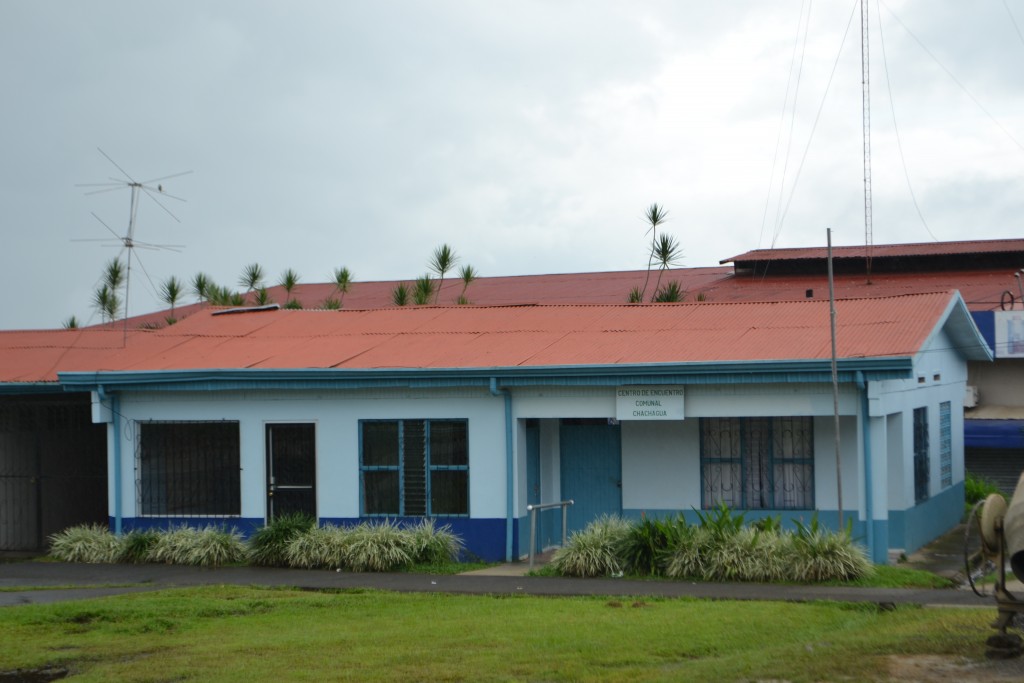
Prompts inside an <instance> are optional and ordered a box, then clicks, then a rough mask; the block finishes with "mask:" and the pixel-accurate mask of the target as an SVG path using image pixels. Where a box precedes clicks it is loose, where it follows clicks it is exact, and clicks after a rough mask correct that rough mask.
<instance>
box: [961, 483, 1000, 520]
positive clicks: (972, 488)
mask: <svg viewBox="0 0 1024 683" xmlns="http://www.w3.org/2000/svg"><path fill="white" fill-rule="evenodd" d="M993 493H998V494H1000V495H1005V494H1004V493H1003V490H1002V489H1001V488H999V486H998V484H996V483H995V482H994V481H992V480H991V479H985V478H984V477H982V476H976V475H973V474H971V473H970V472H968V473H967V476H965V477H964V519H966V518H967V517H969V516H970V514H971V510H972V509H974V506H975V505H977V504H978V503H979V502H981V501H983V500H985V499H986V498H988V497H989V496H990V495H992V494H993Z"/></svg>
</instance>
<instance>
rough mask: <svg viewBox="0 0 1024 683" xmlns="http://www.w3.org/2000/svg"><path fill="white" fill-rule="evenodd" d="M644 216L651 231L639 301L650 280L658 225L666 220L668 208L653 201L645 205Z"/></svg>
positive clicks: (644, 294)
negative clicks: (649, 249)
mask: <svg viewBox="0 0 1024 683" xmlns="http://www.w3.org/2000/svg"><path fill="white" fill-rule="evenodd" d="M644 218H645V219H646V220H647V224H648V225H649V226H650V227H649V228H647V232H649V233H651V253H650V255H649V257H648V259H647V277H646V278H645V279H644V286H643V289H641V290H640V300H641V301H643V300H644V297H646V296H647V285H648V283H649V282H650V281H651V266H652V265H654V253H655V250H656V245H657V240H658V226H660V225H661V224H662V223H664V222H665V221H666V220H668V209H666V208H665V207H664V206H660V205H658V203H657V202H655V203H654V204H651V205H650V206H649V207H647V211H646V212H645V213H644ZM645 234H646V233H645Z"/></svg>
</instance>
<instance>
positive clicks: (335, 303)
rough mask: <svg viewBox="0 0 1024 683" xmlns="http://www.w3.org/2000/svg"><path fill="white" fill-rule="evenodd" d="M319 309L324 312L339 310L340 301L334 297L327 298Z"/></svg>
mask: <svg viewBox="0 0 1024 683" xmlns="http://www.w3.org/2000/svg"><path fill="white" fill-rule="evenodd" d="M320 308H322V309H324V310H325V311H337V310H338V309H340V308H341V301H340V300H339V299H338V297H336V296H329V297H327V298H326V299H324V302H323V303H322V304H320Z"/></svg>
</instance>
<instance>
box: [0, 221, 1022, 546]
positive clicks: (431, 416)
mask: <svg viewBox="0 0 1024 683" xmlns="http://www.w3.org/2000/svg"><path fill="white" fill-rule="evenodd" d="M1009 242H1011V243H1012V244H1007V245H1004V244H1000V245H999V246H998V247H996V246H993V245H984V244H982V245H981V246H973V247H971V248H970V249H968V250H967V251H964V250H963V249H961V250H959V251H957V250H956V249H953V248H952V247H949V248H945V247H942V248H938V249H934V250H933V251H937V252H943V253H942V254H940V256H941V257H942V258H947V259H952V260H947V261H946V262H943V261H942V260H941V259H939V260H935V259H934V258H931V257H929V256H927V255H925V254H923V253H917V250H918V249H919V248H918V247H916V246H913V245H911V246H912V247H913V248H907V249H904V250H902V251H901V250H899V249H896V250H893V251H890V252H887V253H880V252H876V253H875V254H874V255H873V258H872V265H873V274H872V276H871V279H870V281H868V280H867V278H865V277H864V275H863V274H860V273H858V272H857V270H858V265H857V264H858V263H860V264H866V257H865V255H864V254H857V253H856V252H855V251H854V250H851V251H850V252H848V253H843V254H841V255H840V259H837V263H839V262H840V261H841V260H842V259H845V261H842V262H843V265H842V266H841V267H839V268H837V270H838V271H839V272H840V274H839V275H838V276H837V278H836V291H837V297H838V298H839V300H838V301H837V310H838V316H837V325H838V333H837V354H838V375H837V378H838V383H839V401H838V405H839V436H840V438H839V443H840V452H839V453H838V462H840V463H841V469H840V470H839V471H838V472H839V476H838V477H837V469H836V462H837V454H836V452H835V451H836V447H835V443H836V431H835V426H834V424H835V422H834V416H833V399H832V390H831V383H830V380H831V367H830V365H831V364H830V355H831V351H830V348H831V344H830V335H829V306H828V300H827V291H828V290H827V280H826V279H825V275H824V273H823V272H821V266H822V255H821V253H820V250H818V251H815V250H805V252H804V253H801V254H799V255H792V254H791V255H790V256H793V258H785V257H783V258H779V259H778V263H782V262H785V263H788V265H787V266H785V267H777V263H776V262H775V261H771V260H770V258H768V257H766V256H765V255H764V254H762V253H760V252H751V253H750V254H747V255H741V256H739V257H735V258H734V259H730V261H731V262H733V263H734V267H733V268H728V267H725V266H721V267H716V268H697V269H680V270H673V271H668V272H667V273H665V274H664V275H663V278H665V279H666V281H667V279H669V278H676V279H678V280H679V281H680V282H681V283H682V288H683V289H685V290H687V291H688V292H689V293H690V296H689V300H688V302H686V303H680V304H657V305H626V304H624V303H623V301H624V299H625V298H626V294H627V293H628V291H629V289H630V288H631V287H633V286H634V285H636V284H638V283H639V284H642V279H643V276H644V275H645V272H643V271H638V272H632V273H591V274H576V275H559V276H523V277H520V278H481V279H480V280H478V281H477V282H475V283H473V285H471V287H470V288H469V290H468V292H467V296H468V298H469V299H470V300H471V301H473V302H474V304H473V305H469V306H454V305H447V306H446V305H439V306H423V307H396V306H393V305H390V302H389V301H388V297H389V292H390V289H391V287H392V286H393V285H394V283H355V284H354V285H353V287H352V289H351V290H350V292H349V293H348V294H347V295H346V299H345V306H344V308H343V309H342V310H340V311H328V310H299V311H293V310H279V309H277V308H276V307H269V308H265V309H258V308H244V309H236V310H223V309H214V308H211V307H208V306H205V305H203V306H196V307H194V309H193V310H184V311H183V310H182V309H181V308H179V315H181V320H180V321H179V322H178V323H177V324H175V325H172V326H168V327H162V328H159V329H138V328H137V327H131V328H129V329H128V330H127V332H125V331H123V330H122V329H121V328H120V326H117V327H116V328H111V327H109V326H108V327H95V328H86V329H82V330H65V331H25V332H0V393H2V394H4V395H5V396H6V398H4V399H3V400H0V423H2V422H3V420H2V416H3V409H4V408H3V405H4V404H3V401H8V403H11V405H12V407H11V411H14V410H20V409H23V408H24V407H25V406H26V405H29V404H31V403H32V401H38V402H40V405H41V402H42V401H43V398H45V397H46V396H47V395H48V392H51V391H52V390H54V389H55V390H58V391H59V392H61V394H60V395H61V396H63V397H64V398H65V399H68V398H70V397H84V396H91V401H89V402H88V405H89V406H91V407H89V408H88V410H89V411H90V416H91V418H92V420H94V421H95V422H96V423H97V424H98V425H99V426H100V428H101V429H103V430H105V431H106V463H107V467H106V472H105V480H108V487H109V490H110V495H109V496H106V490H103V492H102V493H103V502H104V503H105V505H106V507H107V514H108V516H109V522H110V524H111V526H112V527H113V528H115V529H116V530H118V531H125V530H129V529H133V528H145V527H150V526H167V525H171V524H178V523H182V522H186V523H199V524H206V523H209V522H211V521H213V522H216V523H225V524H230V525H235V526H238V527H240V528H245V529H252V528H255V527H258V526H260V525H262V524H263V523H265V522H266V520H268V519H270V518H272V517H273V516H275V515H276V514H280V513H281V512H284V511H292V510H299V511H306V512H309V513H311V514H313V515H315V516H316V517H317V518H318V519H319V520H320V521H321V522H333V523H353V522H357V521H360V520H366V519H374V518H385V517H386V518H391V519H400V520H403V521H410V520H416V519H420V518H422V517H430V518H434V519H437V520H438V521H440V522H442V523H446V524H451V525H452V527H453V528H454V529H455V530H456V531H458V532H459V533H460V534H462V535H463V536H464V538H465V539H466V541H467V543H468V545H469V548H470V550H471V551H472V552H473V553H475V554H477V555H479V556H481V557H487V558H502V557H518V556H521V555H523V554H525V553H526V552H527V551H528V526H529V525H528V518H527V516H526V515H527V512H526V506H527V505H528V504H535V503H549V502H557V501H562V500H568V499H573V500H574V501H575V504H574V505H573V506H572V507H571V508H570V512H569V520H570V528H581V527H582V526H584V525H585V524H586V523H587V522H588V521H590V520H592V519H593V518H594V517H596V516H598V515H600V514H604V513H620V514H623V515H626V516H639V515H641V514H647V515H651V514H654V515H662V514H675V513H676V512H679V511H682V512H683V513H684V514H688V515H692V514H693V513H692V510H693V509H702V508H709V507H713V506H715V505H718V504H726V505H729V506H730V507H734V508H737V509H743V510H746V511H748V518H750V519H753V518H756V517H758V516H765V515H779V516H781V517H782V518H783V519H794V518H804V519H806V518H807V517H808V516H809V515H811V514H813V513H815V512H817V513H818V514H819V515H820V517H821V519H822V521H823V522H825V523H828V524H832V525H835V524H837V523H838V521H839V520H838V518H839V515H840V511H842V514H843V515H844V517H845V518H847V519H851V518H852V519H853V521H854V528H855V533H856V534H857V535H858V536H860V537H861V538H863V539H864V540H865V542H866V544H867V545H868V546H869V548H870V550H871V554H872V557H873V559H875V560H876V561H885V559H886V555H887V553H888V552H896V551H912V550H913V549H916V548H917V547H919V546H920V545H921V544H923V543H925V542H927V541H928V540H930V539H932V538H934V537H935V536H936V535H938V534H939V533H941V532H943V531H945V530H946V529H947V528H948V527H949V526H952V525H953V524H955V523H956V522H957V521H958V520H959V517H960V514H961V513H962V502H963V478H964V457H965V429H964V425H965V419H964V412H963V410H962V407H963V402H964V395H965V393H968V392H966V388H967V386H968V384H969V382H970V381H972V376H974V375H978V376H981V375H983V374H984V373H985V372H986V371H985V370H979V368H986V367H987V366H992V365H1002V366H1004V367H1003V369H1002V374H1006V373H1007V372H1009V373H1010V374H1012V373H1014V372H1018V370H1017V369H1016V366H1015V365H1008V364H1009V363H1012V361H1011V360H1009V359H1003V358H1001V357H1000V349H1001V348H1002V349H1005V350H1006V351H1007V352H1008V351H1009V350H1010V349H1011V348H1014V347H1013V343H1015V342H1010V341H1004V342H1003V346H1002V347H1000V345H999V344H998V343H997V341H996V331H997V328H998V327H999V326H1000V324H1002V323H1003V322H1005V321H1002V322H1000V323H999V324H997V322H996V319H997V316H1002V315H1003V313H1004V312H1005V313H1012V309H1013V307H1014V306H1018V307H1019V303H1018V295H1017V294H1015V293H1014V292H1013V287H1014V286H1015V278H1014V277H1013V273H1012V272H1006V271H1005V270H1004V266H1003V265H1001V263H1002V262H1001V261H999V259H1002V258H1003V257H1002V256H999V254H1002V253H1004V251H1007V250H1009V251H1012V252H1013V253H1015V254H1017V253H1019V254H1020V255H1022V256H1024V240H1016V241H1009ZM876 249H877V248H876ZM1001 250H1002V251H1001ZM946 251H949V252H950V253H948V254H947V253H945V252H946ZM972 254H975V255H977V254H980V255H978V256H972ZM784 256H785V255H784ZM1013 258H1016V257H1013ZM766 259H767V260H766ZM858 259H859V261H858ZM886 259H889V260H888V261H887V260H886ZM908 259H909V261H908ZM915 259H916V260H915ZM929 259H931V260H929ZM957 259H959V261H957ZM985 259H989V260H988V261H986V260H985ZM897 261H901V262H902V265H900V266H899V267H898V268H897V267H896V265H898V264H897ZM997 261H999V263H996V262H997ZM914 263H917V264H918V266H920V268H918V266H914V265H913V264H914ZM929 263H930V264H931V265H928V264H929ZM985 263H990V264H993V265H992V267H990V268H987V269H986V267H984V264H985ZM766 264H767V265H766ZM908 264H909V265H908ZM922 264H923V265H922ZM956 264H960V265H962V266H964V268H966V269H959V270H957V269H956V268H955V267H954V266H955V265H956ZM924 266H927V267H924ZM930 267H942V268H945V270H943V271H933V270H928V268H930ZM915 268H918V269H917V270H915ZM901 269H902V270H901ZM302 287H303V286H301V285H300V288H299V289H298V290H297V291H296V296H298V297H299V298H300V299H302V300H303V303H304V305H307V306H309V303H308V302H307V301H305V299H304V298H303V297H308V296H313V297H319V296H323V297H326V296H327V295H329V293H330V289H329V286H328V285H306V286H305V287H306V289H302ZM318 287H320V288H323V291H322V292H321V291H319V290H318V289H317V288H318ZM461 287H462V285H461V283H451V284H447V283H446V286H445V289H444V290H443V291H442V295H441V301H442V302H444V301H445V300H446V299H447V298H451V297H450V296H448V295H449V294H451V295H453V296H457V294H458V292H459V291H461ZM951 289H957V290H959V293H957V292H951V291H950V290H951ZM1007 293H1009V296H1007ZM698 294H700V296H698ZM1004 309H1005V311H1004ZM986 315H987V316H988V322H987V321H986V319H985V316H986ZM979 316H980V317H979ZM1003 328H1004V330H1005V331H1006V334H1009V330H1010V327H1009V326H1007V325H1003ZM1011 336H1012V335H1011ZM993 347H994V348H995V349H996V353H995V356H996V362H995V363H994V364H993V363H992V360H993V352H992V350H991V349H992V348H993ZM996 374H1000V373H999V372H997V373H996ZM987 393H989V392H987V391H984V390H983V391H982V395H983V396H984V395H986V394H987ZM51 400H52V399H51ZM77 400H78V401H79V403H78V404H77V405H78V406H79V407H80V409H85V408H86V405H87V404H86V403H84V402H82V399H81V398H79V399H77ZM19 401H20V402H19ZM12 402H13V403H12ZM15 404H16V405H15ZM40 409H42V408H40ZM10 414H13V412H12V413H10ZM40 419H42V418H40ZM37 431H38V430H37ZM22 436H24V435H22ZM4 438H5V436H4V433H3V432H2V431H0V443H4V441H3V439H4ZM19 438H21V437H19ZM75 438H79V437H75ZM15 440H16V439H14V438H13V437H11V438H10V439H9V440H8V441H9V442H10V443H14V441H15ZM23 440H24V439H22V441H23ZM19 443H21V442H19ZM8 450H9V451H10V452H13V451H14V450H17V449H16V448H13V447H12V448H10V449H8ZM2 453H3V451H0V454H2ZM7 460H8V461H9V460H11V458H10V457H7ZM4 461H5V460H4V457H0V466H2V465H3V462H4ZM63 462H64V465H65V469H66V468H67V460H66V459H65V460H64V461H63ZM840 481H841V485H842V496H841V497H842V508H840V496H839V493H838V488H837V484H838V483H839V482H840ZM2 483H3V480H2V478H0V484H2ZM36 500H37V501H40V500H42V501H44V502H43V504H41V505H39V507H42V508H47V507H49V505H48V504H47V503H46V502H45V501H46V500H47V499H46V498H45V497H44V498H38V497H37V498H36ZM548 515H550V517H549V516H548ZM556 515H557V512H555V513H544V514H543V515H542V518H541V534H540V540H539V544H540V545H542V546H546V545H549V544H550V543H554V542H557V536H558V533H557V524H556V523H555V517H556ZM42 526H43V525H41V524H38V523H37V524H36V527H35V528H37V529H39V528H42ZM38 537H39V532H38V531H37V532H36V538H38ZM2 540H3V533H2V531H0V542H2Z"/></svg>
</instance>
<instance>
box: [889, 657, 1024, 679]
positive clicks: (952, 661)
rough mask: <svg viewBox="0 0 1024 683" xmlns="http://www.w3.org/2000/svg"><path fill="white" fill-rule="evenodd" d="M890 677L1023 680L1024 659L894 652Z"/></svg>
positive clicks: (890, 664)
mask: <svg viewBox="0 0 1024 683" xmlns="http://www.w3.org/2000/svg"><path fill="white" fill-rule="evenodd" d="M887 659H888V670H889V680H892V681H907V682H909V681H929V682H932V681H934V683H1019V681H1022V680H1024V659H1007V660H1001V661H984V662H976V661H971V660H968V659H965V658H963V657H955V656H943V655H890V656H889V657H888V658H887Z"/></svg>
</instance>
